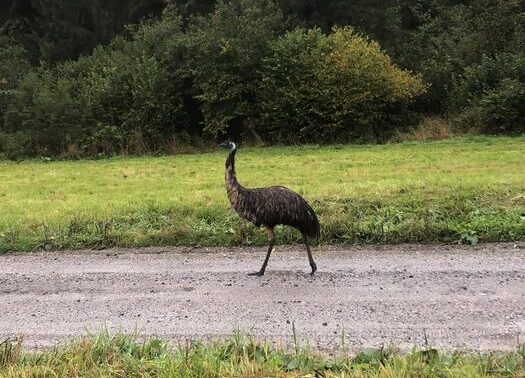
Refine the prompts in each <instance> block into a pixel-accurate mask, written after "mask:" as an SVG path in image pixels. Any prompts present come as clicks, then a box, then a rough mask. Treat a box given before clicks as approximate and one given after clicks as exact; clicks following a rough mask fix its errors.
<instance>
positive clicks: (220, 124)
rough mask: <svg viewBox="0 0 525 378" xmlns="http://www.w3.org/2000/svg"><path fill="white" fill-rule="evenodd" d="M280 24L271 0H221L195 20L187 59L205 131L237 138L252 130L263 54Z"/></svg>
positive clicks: (189, 36) (267, 49)
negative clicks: (211, 10)
mask: <svg viewBox="0 0 525 378" xmlns="http://www.w3.org/2000/svg"><path fill="white" fill-rule="evenodd" d="M284 28H285V22H284V17H283V15H282V13H281V11H280V9H279V8H278V7H277V6H276V5H275V4H274V3H273V1H271V0H256V1H253V0H233V1H219V2H218V4H217V6H216V8H215V11H214V12H213V13H212V14H210V15H208V16H206V17H198V18H196V19H194V20H193V23H192V25H191V27H190V30H189V33H188V50H189V52H190V59H189V62H188V64H189V66H190V68H191V72H192V75H193V81H194V90H195V97H196V98H197V99H198V100H199V101H200V104H201V109H202V113H203V116H204V121H205V125H206V127H205V131H206V132H207V133H209V134H210V135H213V136H220V135H223V134H230V135H232V136H234V137H235V138H239V137H240V134H241V133H242V132H243V131H245V130H246V129H251V130H253V126H254V122H255V120H254V119H255V118H256V116H257V101H256V97H257V91H258V87H259V82H260V69H261V67H262V60H263V58H264V57H265V56H266V55H267V53H268V51H269V43H270V42H271V41H272V40H273V39H274V38H275V37H276V36H278V35H280V34H282V33H284Z"/></svg>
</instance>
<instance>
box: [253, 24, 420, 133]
mask: <svg viewBox="0 0 525 378" xmlns="http://www.w3.org/2000/svg"><path fill="white" fill-rule="evenodd" d="M261 86H262V87H261V91H260V98H261V100H260V101H261V107H262V111H261V115H262V121H261V127H262V128H263V130H264V132H265V133H268V134H269V135H270V136H271V139H272V140H274V141H281V142H282V141H284V142H292V143H296V142H312V141H316V142H325V143H326V142H342V141H348V140H356V139H358V140H374V141H377V140H381V139H384V137H383V136H384V134H388V133H389V132H391V131H392V129H390V130H389V129H388V128H389V127H392V125H390V124H389V122H388V121H389V112H392V113H395V112H396V111H399V110H400V109H402V108H403V105H404V104H406V103H407V102H408V101H410V100H411V99H413V98H414V97H415V96H417V95H418V94H420V93H422V92H423V90H424V86H423V84H422V82H421V79H420V78H419V77H417V76H413V75H411V74H410V73H408V72H406V71H403V70H400V69H399V68H397V67H395V66H394V65H393V64H392V62H391V60H390V59H389V57H388V56H387V55H386V54H384V53H383V52H382V51H381V49H380V47H379V45H378V44H377V43H376V42H372V41H369V40H367V39H366V38H364V37H362V36H360V35H358V34H356V33H355V32H354V31H353V30H352V29H351V28H348V27H346V28H336V29H334V30H333V32H332V33H331V34H330V35H328V36H327V35H325V34H323V33H322V32H321V31H320V30H319V29H311V30H305V29H296V30H294V31H292V32H289V33H287V34H286V35H284V36H283V37H281V38H279V39H278V40H277V41H275V42H274V43H273V44H272V46H271V53H270V55H269V57H268V58H266V59H265V60H264V69H263V77H262V81H261Z"/></svg>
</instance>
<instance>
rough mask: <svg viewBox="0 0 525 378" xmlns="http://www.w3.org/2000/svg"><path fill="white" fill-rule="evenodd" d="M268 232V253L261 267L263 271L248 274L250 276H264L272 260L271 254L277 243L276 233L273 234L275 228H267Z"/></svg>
mask: <svg viewBox="0 0 525 378" xmlns="http://www.w3.org/2000/svg"><path fill="white" fill-rule="evenodd" d="M266 231H267V232H268V242H269V245H268V252H267V253H266V258H265V259H264V262H263V265H262V267H261V270H259V271H258V272H255V273H248V275H249V276H263V275H264V271H265V270H266V265H268V260H270V254H271V253H272V250H273V244H274V243H275V233H274V232H273V228H270V227H267V228H266Z"/></svg>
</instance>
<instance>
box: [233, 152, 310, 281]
mask: <svg viewBox="0 0 525 378" xmlns="http://www.w3.org/2000/svg"><path fill="white" fill-rule="evenodd" d="M225 145H227V146H228V147H229V148H230V153H229V154H228V158H227V159H226V170H225V179H226V191H227V193H228V199H229V200H230V204H231V205H232V207H233V208H234V209H235V211H236V212H237V213H238V214H239V215H240V216H241V217H243V218H244V219H246V220H248V221H250V222H252V223H253V224H255V225H256V226H265V227H266V228H267V229H268V230H269V239H270V249H269V251H268V255H267V258H266V260H265V263H264V264H263V268H261V271H260V272H259V273H260V274H259V275H262V274H264V270H265V268H266V263H267V262H268V258H269V255H270V253H271V248H272V247H273V240H274V234H273V228H274V227H275V226H276V225H278V224H283V225H287V226H292V227H294V228H296V229H298V230H299V231H300V232H301V234H302V235H303V237H304V241H305V244H306V249H307V252H308V258H309V260H310V265H311V266H312V274H313V273H315V271H316V269H317V268H316V265H315V263H314V262H313V258H312V257H311V252H310V248H309V246H308V241H307V238H312V239H316V238H318V237H319V234H320V226H319V220H318V219H317V216H316V214H315V212H314V210H313V209H312V207H311V206H310V205H309V204H308V202H306V200H305V199H304V198H303V197H301V196H300V195H299V194H297V193H295V192H293V191H291V190H290V189H288V188H285V187H284V186H272V187H269V188H254V189H247V188H245V187H243V186H242V185H241V184H239V182H238V181H237V177H236V175H235V153H236V152H237V147H236V146H235V144H234V143H232V142H225Z"/></svg>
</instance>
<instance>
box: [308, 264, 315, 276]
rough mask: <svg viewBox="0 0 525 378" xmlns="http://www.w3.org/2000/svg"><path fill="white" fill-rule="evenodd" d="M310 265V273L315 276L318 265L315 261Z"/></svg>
mask: <svg viewBox="0 0 525 378" xmlns="http://www.w3.org/2000/svg"><path fill="white" fill-rule="evenodd" d="M310 266H311V267H312V272H311V273H310V275H311V276H313V275H314V274H315V272H317V265H315V263H313V264H312V265H310Z"/></svg>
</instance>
